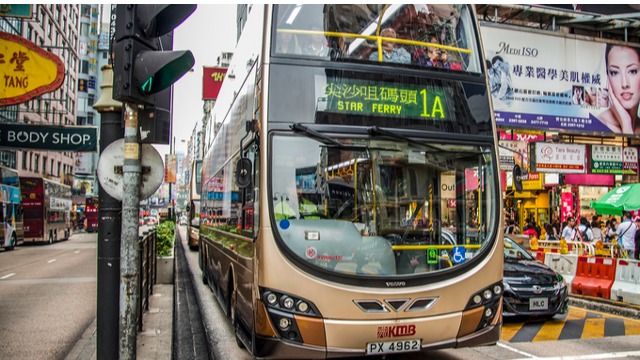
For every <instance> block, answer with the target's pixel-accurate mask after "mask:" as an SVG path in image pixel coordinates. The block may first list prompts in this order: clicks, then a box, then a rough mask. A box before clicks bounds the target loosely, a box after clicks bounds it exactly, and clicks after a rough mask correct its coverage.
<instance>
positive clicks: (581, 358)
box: [498, 343, 640, 360]
mask: <svg viewBox="0 0 640 360" xmlns="http://www.w3.org/2000/svg"><path fill="white" fill-rule="evenodd" d="M498 344H500V343H498ZM635 356H640V351H625V352H617V353H605V354H589V355H575V356H556V357H537V356H534V357H529V358H522V359H516V360H530V359H544V360H592V359H612V358H625V357H635Z"/></svg>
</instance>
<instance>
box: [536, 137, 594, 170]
mask: <svg viewBox="0 0 640 360" xmlns="http://www.w3.org/2000/svg"><path fill="white" fill-rule="evenodd" d="M530 153H531V154H533V155H534V156H533V159H532V164H531V171H534V172H553V173H564V174H584V173H585V171H586V165H585V164H586V153H587V149H586V145H584V144H580V145H578V144H552V143H543V142H536V143H533V144H532V151H531V152H530Z"/></svg>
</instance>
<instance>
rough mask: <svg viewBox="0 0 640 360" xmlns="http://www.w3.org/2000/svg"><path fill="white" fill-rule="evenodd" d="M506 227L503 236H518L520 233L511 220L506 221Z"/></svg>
mask: <svg viewBox="0 0 640 360" xmlns="http://www.w3.org/2000/svg"><path fill="white" fill-rule="evenodd" d="M506 221H507V222H508V223H507V226H506V227H505V228H504V233H505V234H519V233H520V229H518V226H517V225H516V222H515V221H514V220H513V219H509V220H506Z"/></svg>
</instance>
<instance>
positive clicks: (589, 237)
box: [578, 216, 593, 242]
mask: <svg viewBox="0 0 640 360" xmlns="http://www.w3.org/2000/svg"><path fill="white" fill-rule="evenodd" d="M578 236H579V237H580V239H581V240H582V241H586V242H592V241H593V231H591V226H590V225H589V221H588V220H587V218H586V217H584V216H583V217H581V218H580V225H578Z"/></svg>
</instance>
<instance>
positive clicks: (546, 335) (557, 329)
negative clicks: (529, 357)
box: [532, 321, 565, 342]
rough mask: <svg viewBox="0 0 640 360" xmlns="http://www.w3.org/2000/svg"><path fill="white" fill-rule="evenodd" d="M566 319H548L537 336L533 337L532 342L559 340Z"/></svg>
mask: <svg viewBox="0 0 640 360" xmlns="http://www.w3.org/2000/svg"><path fill="white" fill-rule="evenodd" d="M564 324H565V322H564V321H547V322H545V323H544V325H542V328H541V329H540V331H539V332H538V334H536V337H534V338H533V341H532V342H536V341H548V340H558V337H560V333H561V332H562V328H563V327H564Z"/></svg>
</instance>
